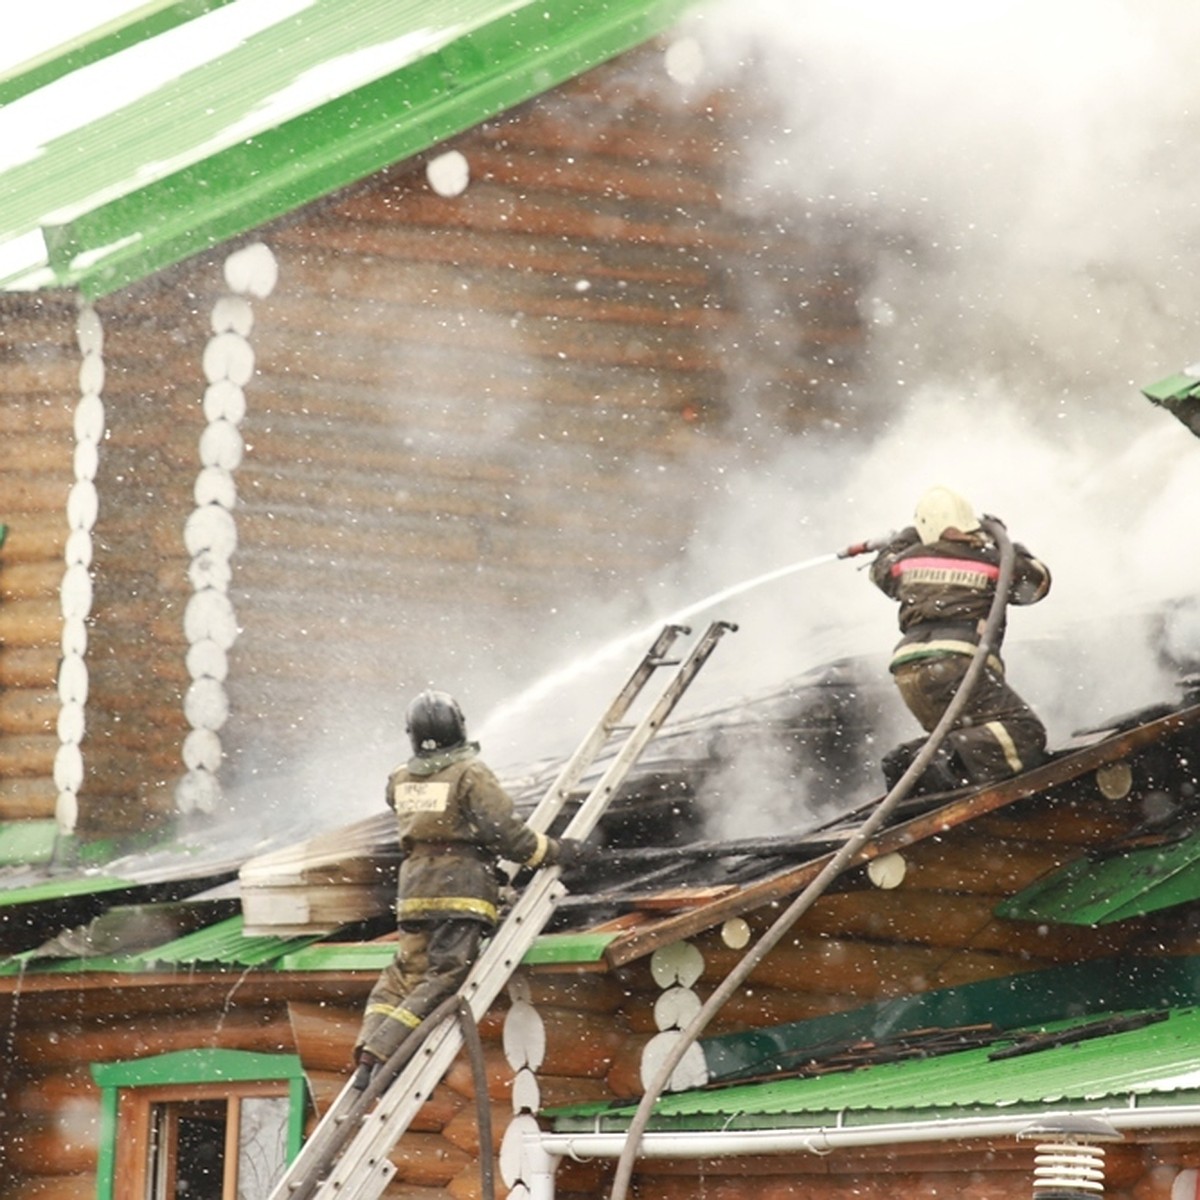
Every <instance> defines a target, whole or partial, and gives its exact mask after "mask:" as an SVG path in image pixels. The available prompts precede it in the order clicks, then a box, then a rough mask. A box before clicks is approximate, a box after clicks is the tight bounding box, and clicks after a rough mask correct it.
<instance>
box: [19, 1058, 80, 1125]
mask: <svg viewBox="0 0 1200 1200" xmlns="http://www.w3.org/2000/svg"><path fill="white" fill-rule="evenodd" d="M99 1096H100V1089H99V1087H98V1086H97V1084H96V1082H95V1081H94V1080H93V1079H92V1075H91V1071H90V1069H89V1068H88V1067H86V1066H79V1065H75V1066H72V1067H69V1068H67V1069H66V1070H62V1071H55V1072H52V1073H50V1074H30V1073H23V1074H22V1077H21V1079H20V1080H19V1081H18V1082H16V1083H15V1084H14V1085H13V1086H12V1090H11V1092H10V1096H9V1105H8V1111H9V1112H10V1113H11V1114H16V1113H21V1114H23V1115H25V1116H32V1117H49V1116H54V1115H55V1114H59V1113H63V1112H64V1111H69V1110H72V1109H74V1108H75V1107H76V1106H77V1105H79V1104H81V1103H82V1104H83V1106H84V1107H85V1108H87V1107H88V1106H90V1104H91V1102H92V1101H93V1100H96V1102H97V1103H98V1102H99Z"/></svg>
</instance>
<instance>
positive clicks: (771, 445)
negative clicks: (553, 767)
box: [501, 0, 1200, 833]
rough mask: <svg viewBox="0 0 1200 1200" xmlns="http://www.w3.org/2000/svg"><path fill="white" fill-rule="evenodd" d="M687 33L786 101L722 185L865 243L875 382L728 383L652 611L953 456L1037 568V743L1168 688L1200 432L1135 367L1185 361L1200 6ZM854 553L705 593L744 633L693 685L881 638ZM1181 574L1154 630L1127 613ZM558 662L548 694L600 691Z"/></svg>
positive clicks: (846, 523)
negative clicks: (777, 387) (707, 467)
mask: <svg viewBox="0 0 1200 1200" xmlns="http://www.w3.org/2000/svg"><path fill="white" fill-rule="evenodd" d="M686 33H687V35H688V37H689V44H690V45H692V46H698V47H699V50H700V52H701V55H702V58H703V61H704V64H705V65H704V67H703V68H702V69H701V70H700V71H699V73H698V74H697V73H696V72H695V71H693V72H692V73H691V74H689V78H692V77H693V76H695V77H696V83H695V84H694V86H696V87H700V88H703V87H712V86H717V85H725V86H729V87H731V88H733V89H735V90H741V91H743V92H747V91H751V90H754V89H756V88H761V89H762V90H764V91H765V92H766V93H767V94H768V95H769V98H770V102H771V104H772V106H773V111H774V113H775V119H774V121H759V122H758V124H757V125H756V126H755V129H754V132H753V134H752V135H751V137H750V139H749V140H748V141H747V142H746V143H745V144H740V145H738V146H736V147H733V146H731V147H730V178H729V195H728V201H729V202H730V203H731V204H735V205H737V206H739V207H741V208H742V209H744V210H745V211H747V212H753V213H757V214H760V215H761V214H762V213H764V212H783V213H787V214H789V215H790V217H791V218H793V219H795V218H796V217H797V215H798V214H799V215H801V216H803V217H804V218H805V219H811V229H812V230H813V231H814V235H816V233H815V231H820V230H828V229H830V228H835V229H836V230H838V236H840V237H841V238H843V239H844V241H845V243H846V244H847V245H850V246H853V247H854V248H855V250H856V252H857V253H856V257H857V260H858V261H859V262H860V263H862V262H868V263H869V264H870V266H869V275H868V277H867V279H866V281H865V283H864V284H863V288H862V302H861V305H860V310H861V313H862V317H863V320H864V322H865V324H866V326H867V343H866V348H865V349H866V353H865V378H864V379H863V381H862V382H861V383H860V384H857V385H856V386H854V387H853V388H848V389H847V391H846V394H845V397H844V401H845V403H844V408H843V411H842V412H841V413H840V414H839V418H838V419H837V420H836V421H834V422H832V423H827V424H826V426H824V427H822V428H819V429H814V431H813V432H811V433H810V434H808V435H807V436H802V437H800V438H795V439H790V440H787V439H781V438H780V436H779V431H778V430H777V429H774V428H772V427H770V425H769V423H764V422H763V421H762V420H761V419H758V418H759V413H758V411H757V409H758V406H757V404H756V397H755V396H754V395H753V393H752V392H751V393H750V394H749V395H746V394H739V393H737V392H736V391H734V392H733V394H731V397H730V402H731V405H732V407H733V410H734V413H735V420H737V421H740V422H741V427H742V444H741V447H740V454H739V456H738V457H737V458H735V460H733V461H731V462H730V463H729V464H728V466H727V468H726V469H725V471H724V473H723V475H722V476H721V477H720V479H719V482H718V483H717V484H716V485H715V486H714V487H713V490H712V494H711V496H710V497H709V500H710V502H709V503H708V504H707V505H706V506H705V509H704V515H703V516H702V518H701V519H700V521H699V522H698V526H697V529H696V532H695V534H694V537H693V539H692V542H691V544H690V545H689V547H688V548H687V554H686V555H685V556H684V557H683V558H682V559H681V560H680V561H679V562H676V563H673V564H671V566H670V567H669V568H668V569H666V570H664V572H663V574H662V576H661V577H660V578H659V579H658V580H655V581H652V582H651V585H650V586H648V587H647V591H646V601H645V609H646V612H648V613H659V614H663V615H666V614H667V613H669V612H671V611H672V610H673V609H674V608H676V607H678V606H679V605H681V604H683V603H685V602H686V601H688V600H694V599H696V598H697V597H699V596H705V595H707V594H709V593H710V592H713V591H716V590H719V589H720V588H722V587H725V586H727V585H729V584H730V583H732V582H734V581H736V580H738V579H743V578H750V577H753V576H754V575H757V574H759V573H762V572H764V571H768V570H770V569H771V568H772V567H778V566H780V565H781V564H784V563H789V562H794V561H798V560H802V559H804V558H806V557H807V556H810V555H814V554H819V553H822V552H827V551H830V550H836V549H838V548H839V547H840V546H843V545H845V544H848V543H850V542H853V541H857V540H860V539H861V538H864V537H867V536H872V535H875V534H879V533H882V532H885V531H887V530H888V529H892V528H897V527H899V526H901V525H904V524H907V523H909V521H910V520H911V513H912V508H913V503H914V501H915V500H916V498H917V496H918V495H919V494H920V493H921V492H922V491H923V490H924V489H925V488H926V487H928V486H930V485H931V484H935V483H941V484H945V485H948V486H950V487H953V488H955V489H956V490H959V491H961V492H962V493H963V494H964V495H966V496H967V497H968V498H969V499H970V500H971V501H972V503H973V504H974V505H975V507H976V508H977V510H978V511H980V512H983V513H989V514H993V515H996V516H998V517H1000V518H1002V519H1003V520H1004V521H1005V522H1006V525H1007V527H1008V529H1009V532H1010V534H1011V536H1012V537H1013V538H1014V539H1015V540H1018V541H1021V542H1024V543H1025V544H1026V545H1027V546H1028V548H1029V549H1030V550H1031V551H1032V552H1033V553H1035V554H1036V555H1038V556H1039V557H1041V558H1042V559H1044V560H1045V561H1046V562H1047V563H1048V565H1049V566H1050V568H1051V570H1052V572H1053V574H1054V586H1053V589H1052V592H1051V594H1050V596H1049V597H1048V598H1047V599H1046V600H1045V601H1044V602H1043V603H1042V604H1041V605H1040V606H1038V607H1036V608H1031V609H1027V610H1017V611H1014V612H1012V613H1011V614H1010V620H1009V638H1008V642H1007V644H1006V657H1007V659H1008V661H1009V667H1010V677H1011V680H1012V682H1013V684H1014V686H1015V687H1016V688H1017V690H1018V691H1020V692H1021V693H1022V694H1023V695H1024V696H1025V697H1026V699H1027V700H1029V701H1030V702H1031V703H1032V704H1033V705H1034V706H1035V708H1037V709H1038V711H1039V713H1040V714H1041V715H1042V717H1043V719H1044V720H1045V721H1046V723H1047V725H1048V727H1049V730H1050V738H1051V744H1052V745H1054V744H1057V743H1061V741H1062V740H1063V739H1065V738H1066V737H1068V736H1069V735H1070V733H1071V732H1072V731H1074V730H1075V729H1077V728H1080V727H1085V726H1089V725H1095V724H1099V723H1102V722H1103V721H1105V720H1106V719H1107V718H1108V717H1110V716H1112V715H1114V714H1116V713H1120V712H1122V711H1127V710H1132V709H1134V708H1137V707H1140V706H1142V705H1146V704H1151V703H1154V702H1158V701H1172V700H1175V699H1177V698H1178V696H1177V678H1176V677H1177V671H1175V670H1163V669H1162V664H1161V662H1160V651H1161V650H1162V649H1164V648H1165V649H1166V650H1168V651H1169V652H1171V653H1172V654H1174V655H1175V656H1176V657H1178V658H1181V659H1184V660H1188V659H1196V658H1198V657H1200V620H1198V618H1197V616H1196V609H1195V607H1194V606H1192V605H1190V604H1189V603H1188V601H1189V599H1190V598H1191V597H1194V596H1197V595H1200V556H1197V555H1195V554H1194V553H1192V552H1191V547H1190V545H1189V536H1188V531H1190V530H1193V529H1195V528H1196V527H1197V522H1198V521H1200V488H1198V487H1197V486H1196V485H1195V477H1196V469H1197V466H1198V465H1200V445H1197V443H1196V439H1195V438H1193V437H1192V436H1191V435H1190V434H1189V433H1188V432H1187V431H1186V430H1185V429H1184V428H1183V427H1182V426H1181V425H1180V424H1179V423H1178V422H1176V421H1175V420H1174V419H1173V418H1171V417H1170V416H1168V415H1167V414H1165V413H1163V412H1161V411H1159V410H1156V409H1154V408H1152V406H1151V405H1150V404H1149V402H1148V401H1146V400H1145V399H1144V398H1142V396H1141V395H1140V392H1139V389H1140V387H1142V386H1144V385H1146V384H1149V383H1151V382H1154V381H1155V380H1157V379H1160V378H1162V377H1164V376H1165V375H1167V374H1171V373H1173V372H1175V371H1176V370H1178V369H1180V368H1181V367H1182V366H1183V365H1185V364H1186V363H1188V362H1191V361H1193V360H1194V359H1196V358H1200V327H1198V324H1197V313H1198V312H1200V306H1198V305H1197V299H1198V296H1197V292H1198V289H1200V283H1198V281H1197V279H1196V275H1195V271H1194V267H1193V263H1194V258H1195V250H1196V248H1197V246H1198V244H1200V210H1198V208H1197V204H1196V201H1195V199H1194V196H1193V193H1192V189H1191V188H1190V186H1189V185H1190V181H1191V179H1192V178H1193V175H1194V171H1193V168H1194V167H1196V166H1197V165H1200V163H1198V161H1197V158H1198V152H1197V149H1196V148H1197V147H1200V139H1198V138H1197V137H1196V136H1195V135H1196V130H1195V128H1194V125H1195V121H1196V117H1195V115H1194V114H1195V113H1196V112H1197V111H1200V110H1198V108H1197V105H1196V99H1197V97H1195V96H1193V95H1192V93H1193V92H1195V91H1197V90H1200V85H1198V84H1196V83H1194V82H1193V81H1192V78H1191V73H1190V71H1189V66H1188V64H1189V62H1190V61H1194V58H1195V51H1196V50H1197V49H1200V10H1196V9H1195V8H1194V7H1193V6H1191V5H1190V4H1188V3H1186V2H1183V0H1180V2H1176V3H1151V4H1149V5H1146V4H1136V5H1135V4H1134V3H1126V2H1122V0H1101V2H1099V3H1095V2H1093V0H1078V2H1065V0H1064V2H1062V3H1058V4H1055V5H1052V6H1046V5H1044V4H1034V3H1031V2H1026V0H1011V2H1001V0H994V2H992V3H980V4H972V5H962V4H954V3H948V2H939V3H934V2H932V0H917V2H916V3H913V4H905V5H902V6H901V5H895V4H892V3H889V2H887V0H824V2H812V3H804V4H796V3H794V2H793V0H736V2H730V3H719V4H714V5H712V6H710V7H709V8H708V9H706V10H704V11H703V12H702V13H701V14H700V15H699V16H698V17H697V18H695V19H693V20H692V21H690V22H689V23H688V24H687V26H686ZM691 57H692V56H691V55H689V61H691ZM806 228H808V226H806ZM860 269H861V268H860ZM858 561H859V562H861V560H858ZM856 565H857V563H856V562H855V561H851V562H839V563H836V564H831V565H827V566H822V567H820V568H817V569H814V570H812V571H810V572H804V573H800V574H797V575H796V576H794V577H789V578H786V579H783V580H781V581H779V582H777V583H773V584H771V585H770V586H768V587H764V588H762V589H758V590H755V591H753V592H750V593H747V594H746V595H744V596H742V597H740V598H738V599H737V600H736V601H733V602H730V603H728V604H725V605H723V606H721V608H720V610H719V611H714V612H713V614H712V615H713V616H721V617H725V618H727V619H731V620H735V621H737V622H738V624H739V625H740V631H739V632H738V634H736V635H735V638H734V640H733V642H732V644H731V645H729V646H728V647H724V646H723V647H722V648H721V649H720V650H719V652H718V653H717V655H716V656H714V659H713V662H712V665H711V666H710V667H709V668H706V671H705V673H704V675H703V676H702V679H701V681H699V682H698V685H697V687H696V688H695V689H694V692H695V696H694V700H693V701H691V702H690V706H692V707H695V706H700V705H703V704H705V703H716V702H723V701H727V700H728V699H729V697H730V696H731V695H737V694H740V693H749V692H752V691H753V690H755V689H756V688H759V687H762V686H764V685H767V684H770V683H772V682H778V681H780V680H781V679H784V678H786V677H788V676H789V675H792V674H798V673H799V672H801V671H803V670H806V669H808V668H809V667H812V666H814V665H816V664H817V663H819V662H822V661H829V660H831V659H834V658H837V657H840V656H842V655H846V654H862V655H868V656H869V655H872V654H875V655H877V656H878V658H879V662H880V664H882V662H883V661H884V660H885V656H886V652H887V649H888V648H889V647H890V645H891V642H892V641H893V640H894V638H895V636H896V631H895V624H894V622H895V613H894V609H893V606H892V605H891V604H890V603H889V602H888V601H886V599H885V598H884V597H883V596H882V595H881V594H880V593H878V592H877V591H876V590H875V589H874V588H873V587H872V586H871V584H870V583H869V581H868V580H867V579H866V578H865V576H864V575H863V574H861V572H859V571H857V570H856V569H855V567H856ZM1175 602H1182V607H1180V608H1179V609H1178V611H1177V612H1175V613H1174V616H1173V619H1172V620H1171V621H1170V622H1169V623H1168V625H1167V626H1166V628H1165V630H1163V629H1161V628H1159V626H1157V625H1155V624H1154V623H1153V622H1151V623H1149V624H1147V623H1145V622H1143V621H1142V619H1141V617H1142V615H1143V614H1145V613H1146V612H1148V611H1158V610H1161V608H1162V606H1163V605H1164V604H1171V603H1175ZM881 669H882V668H881ZM577 683H578V685H579V686H578V687H577V688H576V689H574V690H573V689H572V688H571V687H570V686H566V687H564V688H563V689H562V690H561V691H560V692H559V693H558V695H557V696H556V698H555V704H556V705H557V706H558V711H560V712H561V711H562V710H563V707H564V706H567V705H570V703H571V699H570V698H571V697H572V696H573V695H577V694H579V693H580V692H582V693H584V694H587V695H589V696H590V697H591V698H593V699H595V698H597V697H598V695H599V693H598V691H595V690H592V686H591V684H592V681H589V680H586V678H581V679H580V680H578V681H577ZM896 705H897V708H899V701H898V700H897V701H896ZM531 707H532V706H531ZM529 715H530V714H528V713H527V714H526V716H527V717H528V716H529ZM537 726H538V722H537V720H536V719H534V720H533V721H529V720H526V721H525V722H523V726H522V728H523V733H524V735H526V736H527V735H528V734H529V732H530V730H531V729H536V728H537ZM918 732H919V731H918V730H917V728H916V726H915V724H913V726H912V728H911V730H910V731H909V732H908V734H907V736H915V735H916V734H917V733H918ZM501 740H502V739H501ZM864 749H865V752H869V753H874V754H876V755H878V754H879V753H881V752H882V750H884V749H886V746H874V747H868V748H864ZM760 765H761V764H760ZM777 782H778V786H779V787H781V788H784V789H786V788H789V787H790V788H792V790H793V791H794V787H795V780H793V779H787V778H783V779H780V780H778V781H777ZM754 790H755V791H756V792H758V793H760V794H763V795H765V794H767V793H769V791H770V788H768V787H764V786H763V785H762V781H761V780H760V781H759V783H758V786H756V787H755V789H754ZM746 819H747V814H746V813H744V812H743V813H740V814H739V821H741V822H742V824H741V826H740V829H741V831H742V832H745V833H751V832H754V831H755V830H753V829H752V828H747V827H746V825H745V821H746ZM766 821H767V824H768V825H771V824H774V828H775V829H776V830H777V829H778V814H777V813H768V814H767V816H766Z"/></svg>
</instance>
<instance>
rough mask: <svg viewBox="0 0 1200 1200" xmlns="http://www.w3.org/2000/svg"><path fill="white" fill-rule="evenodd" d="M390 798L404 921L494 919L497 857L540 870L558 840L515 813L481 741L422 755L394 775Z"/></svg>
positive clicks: (399, 905) (399, 909) (400, 912)
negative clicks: (484, 757)
mask: <svg viewBox="0 0 1200 1200" xmlns="http://www.w3.org/2000/svg"><path fill="white" fill-rule="evenodd" d="M387 803H388V806H389V807H390V808H392V809H394V810H395V813H396V826H397V831H398V833H399V836H400V846H401V849H402V850H403V851H404V854H405V858H404V861H403V862H402V863H401V865H400V887H399V895H398V900H397V910H396V916H397V919H398V920H400V921H405V920H408V921H417V920H439V919H444V918H450V917H460V918H461V917H467V918H470V919H473V920H478V921H483V922H485V923H487V924H494V923H495V921H496V918H497V907H498V903H499V889H498V886H497V881H496V864H497V860H499V859H501V858H504V859H508V860H510V861H512V862H516V863H522V864H524V865H526V866H530V867H536V866H538V865H540V864H542V863H543V862H547V861H553V850H554V847H555V843H553V842H552V841H551V839H549V838H547V837H546V836H545V835H544V834H541V833H538V832H536V831H535V830H533V829H530V828H529V827H528V826H527V825H526V824H525V823H524V821H522V820H521V819H520V818H519V817H518V816H516V814H515V813H514V812H513V805H512V800H511V799H510V798H509V796H508V794H507V793H506V792H505V791H504V789H503V788H502V787H501V786H500V781H499V780H498V779H497V778H496V776H495V775H494V774H493V773H492V771H491V769H490V768H489V767H487V766H486V765H485V764H484V763H483V762H482V761H481V760H480V759H479V758H478V747H477V746H476V745H475V744H474V743H470V744H468V745H466V746H461V747H456V748H455V749H453V750H449V751H442V752H440V753H438V754H436V755H428V756H423V755H418V756H416V757H414V758H412V759H410V760H409V762H408V763H407V764H406V765H405V766H403V767H401V768H399V769H398V770H397V771H395V772H393V773H392V776H391V777H390V779H389V780H388V785H387Z"/></svg>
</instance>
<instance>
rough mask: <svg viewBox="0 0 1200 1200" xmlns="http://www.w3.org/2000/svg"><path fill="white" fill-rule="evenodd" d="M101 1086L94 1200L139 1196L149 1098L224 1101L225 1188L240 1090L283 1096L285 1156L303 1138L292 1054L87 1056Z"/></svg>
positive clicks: (298, 1073)
mask: <svg viewBox="0 0 1200 1200" xmlns="http://www.w3.org/2000/svg"><path fill="white" fill-rule="evenodd" d="M91 1070H92V1078H93V1079H94V1080H95V1081H96V1082H97V1083H98V1084H99V1085H100V1089H101V1107H100V1146H99V1158H98V1162H97V1170H96V1200H145V1196H146V1187H147V1183H148V1178H147V1172H148V1169H149V1155H148V1153H147V1151H148V1149H149V1144H150V1132H151V1123H152V1118H153V1111H154V1107H155V1105H158V1104H171V1103H179V1102H186V1101H189V1100H224V1101H225V1102H226V1103H227V1113H228V1115H229V1118H230V1120H229V1121H228V1124H227V1126H226V1129H227V1137H228V1138H229V1139H230V1141H229V1142H228V1143H227V1151H228V1146H229V1144H232V1145H233V1147H234V1152H233V1153H232V1155H231V1154H229V1153H228V1152H227V1153H226V1156H225V1164H226V1165H225V1171H226V1178H225V1183H224V1190H228V1189H229V1187H230V1185H231V1183H232V1182H233V1181H234V1180H235V1179H236V1173H237V1152H236V1151H237V1136H238V1127H239V1120H238V1118H239V1116H240V1111H241V1101H242V1099H243V1098H245V1097H257V1096H268V1097H269V1096H275V1097H280V1098H283V1097H287V1098H288V1100H289V1104H288V1127H287V1129H288V1131H287V1150H286V1158H287V1161H288V1162H291V1160H292V1159H293V1158H295V1156H296V1155H297V1154H298V1153H299V1152H300V1146H301V1143H302V1142H303V1139H304V1116H305V1098H306V1088H305V1079H304V1070H303V1067H302V1066H301V1065H300V1060H299V1058H298V1057H297V1056H296V1055H294V1054H253V1053H250V1052H247V1051H239V1050H182V1051H177V1052H175V1053H171V1054H160V1055H156V1056H154V1057H152V1058H142V1059H134V1060H132V1061H129V1062H117V1063H93V1064H92V1068H91Z"/></svg>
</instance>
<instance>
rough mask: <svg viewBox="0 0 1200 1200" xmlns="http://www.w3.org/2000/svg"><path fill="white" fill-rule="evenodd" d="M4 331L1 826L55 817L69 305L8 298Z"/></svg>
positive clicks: (59, 299)
mask: <svg viewBox="0 0 1200 1200" xmlns="http://www.w3.org/2000/svg"><path fill="white" fill-rule="evenodd" d="M4 318H5V319H4V320H3V321H0V445H2V446H3V454H2V455H0V524H4V525H7V526H8V536H7V539H6V541H5V542H4V545H3V546H0V822H3V821H15V820H22V819H27V818H29V819H46V818H50V817H53V816H54V807H55V800H56V797H57V789H56V788H55V786H54V782H53V778H52V775H53V767H54V755H55V752H56V751H57V749H58V737H57V735H56V732H55V723H56V720H57V716H58V700H57V691H56V687H57V677H58V660H59V655H60V654H61V649H60V637H61V631H62V608H61V604H60V601H59V592H58V589H59V584H60V582H61V581H62V576H63V570H64V561H63V551H64V547H65V545H66V540H67V533H68V528H67V517H66V501H67V493H68V491H69V490H70V488H71V484H72V483H73V482H74V475H73V472H72V451H73V443H74V438H73V434H72V417H73V413H74V408H75V402H76V400H77V399H78V395H79V382H78V374H79V351H78V348H77V347H76V344H75V305H74V302H73V300H71V299H69V298H67V297H63V296H31V295H26V296H14V297H6V298H5V300H4Z"/></svg>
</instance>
